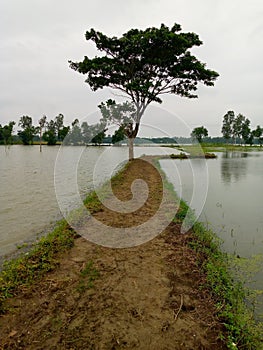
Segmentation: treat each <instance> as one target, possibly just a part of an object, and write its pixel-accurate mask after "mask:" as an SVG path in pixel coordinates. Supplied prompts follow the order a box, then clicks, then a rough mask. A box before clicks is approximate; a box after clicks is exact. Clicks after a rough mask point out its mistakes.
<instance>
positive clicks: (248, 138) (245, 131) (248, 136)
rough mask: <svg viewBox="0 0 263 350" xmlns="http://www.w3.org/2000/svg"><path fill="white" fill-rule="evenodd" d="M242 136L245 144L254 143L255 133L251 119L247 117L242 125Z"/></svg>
mask: <svg viewBox="0 0 263 350" xmlns="http://www.w3.org/2000/svg"><path fill="white" fill-rule="evenodd" d="M241 136H242V139H243V141H244V144H250V145H251V144H252V143H253V133H252V132H251V129H250V120H249V119H248V118H245V119H244V120H243V123H242V127H241Z"/></svg>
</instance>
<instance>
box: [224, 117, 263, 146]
mask: <svg viewBox="0 0 263 350" xmlns="http://www.w3.org/2000/svg"><path fill="white" fill-rule="evenodd" d="M250 123H251V122H250V120H249V119H248V118H246V117H245V116H244V115H243V114H238V115H235V113H234V112H233V111H228V112H227V113H226V114H225V115H224V117H223V125H222V130H221V131H222V134H223V136H224V138H225V139H226V140H227V141H228V142H230V141H231V142H232V143H234V144H236V143H243V144H249V145H253V144H260V145H262V141H263V137H262V136H263V128H262V127H260V125H257V127H256V128H255V129H253V130H252V129H251V128H250Z"/></svg>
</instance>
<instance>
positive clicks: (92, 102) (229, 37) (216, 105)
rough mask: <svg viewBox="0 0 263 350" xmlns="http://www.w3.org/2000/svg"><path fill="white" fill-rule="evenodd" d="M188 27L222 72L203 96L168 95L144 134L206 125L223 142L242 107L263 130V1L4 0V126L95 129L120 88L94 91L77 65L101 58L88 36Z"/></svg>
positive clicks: (0, 113) (0, 11) (0, 97)
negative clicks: (57, 122) (52, 122)
mask: <svg viewBox="0 0 263 350" xmlns="http://www.w3.org/2000/svg"><path fill="white" fill-rule="evenodd" d="M161 23H164V24H165V25H167V26H169V27H171V26H172V25H173V24H174V23H178V24H180V25H181V26H182V31H183V32H195V33H196V34H198V35H199V37H200V39H201V40H202V42H203V45H202V46H200V47H196V48H193V49H192V53H193V54H194V55H195V56H196V57H197V58H198V59H199V60H201V61H202V62H205V63H207V68H209V69H213V70H215V71H217V72H218V73H219V74H220V77H219V78H218V79H217V81H216V83H215V86H214V87H206V86H203V85H202V84H200V85H199V88H198V96H199V98H198V99H187V98H182V97H178V96H176V95H165V96H163V103H162V104H161V105H159V104H156V103H153V104H152V105H151V108H149V109H148V111H146V113H145V115H144V116H143V119H142V124H143V125H142V128H141V131H140V133H139V136H141V137H143V136H145V137H146V136H147V137H155V136H189V135H190V132H191V130H192V129H193V128H194V127H197V126H201V125H203V126H205V127H206V128H207V129H208V132H209V135H210V136H221V127H222V119H223V116H224V114H225V113H226V112H227V111H229V110H233V111H234V112H235V113H236V114H238V113H242V114H243V115H245V116H246V117H247V118H249V119H250V120H251V126H252V127H255V126H256V125H258V124H260V125H261V126H263V103H262V100H263V99H262V97H263V96H262V95H263V92H262V91H263V89H262V87H261V85H262V81H263V64H262V57H263V40H262V38H263V2H262V1H261V0H250V1H244V0H231V1H229V0H199V1H197V0H162V1H161V0H143V1H142V0H126V1H123V0H112V1H106V0H96V1H91V0H75V1H68V0H63V1H62V0H56V1H54V0H23V1H21V0H1V2H0V77H1V78H0V91H1V94H0V124H2V125H3V124H5V123H8V122H9V121H11V120H14V121H15V122H16V123H18V121H19V119H20V117H21V116H23V115H29V116H31V117H32V118H33V122H34V124H35V125H36V124H37V122H38V120H39V119H40V118H41V117H42V115H44V114H45V115H47V117H48V119H53V118H55V116H56V115H58V114H59V113H62V114H63V115H64V116H65V124H70V123H71V122H72V121H73V120H74V119H75V118H78V119H79V120H80V121H82V120H86V121H88V122H90V123H92V122H95V121H96V118H97V119H98V118H99V112H98V108H97V106H98V105H99V104H100V103H101V102H102V101H105V100H107V99H109V98H114V99H115V100H116V101H118V100H119V101H122V100H123V99H122V97H120V96H118V95H116V90H115V91H113V90H110V89H108V88H107V89H103V90H99V91H96V92H92V91H91V90H90V88H89V86H88V84H86V83H85V82H84V80H85V77H84V76H83V75H81V74H79V73H77V72H75V71H73V70H72V69H70V68H69V64H68V61H69V60H72V61H76V62H78V61H81V60H83V58H84V56H85V55H86V56H88V57H93V56H94V55H96V48H95V46H94V44H92V42H88V41H86V39H85V32H86V31H87V30H90V29H91V28H94V29H95V30H99V31H101V32H103V33H105V34H106V35H109V36H117V37H118V36H121V35H122V34H123V33H125V32H127V31H128V30H130V29H131V28H139V29H146V28H148V27H160V25H161Z"/></svg>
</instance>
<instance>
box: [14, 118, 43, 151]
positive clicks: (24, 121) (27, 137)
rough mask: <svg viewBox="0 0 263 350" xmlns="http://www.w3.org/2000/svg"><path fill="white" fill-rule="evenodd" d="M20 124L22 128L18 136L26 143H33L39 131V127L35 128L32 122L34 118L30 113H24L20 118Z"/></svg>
mask: <svg viewBox="0 0 263 350" xmlns="http://www.w3.org/2000/svg"><path fill="white" fill-rule="evenodd" d="M18 125H19V126H21V128H22V130H19V131H18V133H17V134H18V136H19V138H20V139H21V140H22V142H23V144H24V145H32V144H33V138H34V136H35V135H36V133H37V130H38V129H37V128H35V127H34V126H33V124H32V118H31V117H29V116H28V115H24V116H23V117H21V118H20V120H19V123H18Z"/></svg>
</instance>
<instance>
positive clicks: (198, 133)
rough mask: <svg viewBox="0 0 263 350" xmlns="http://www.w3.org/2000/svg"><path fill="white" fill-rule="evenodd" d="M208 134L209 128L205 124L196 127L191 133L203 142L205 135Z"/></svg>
mask: <svg viewBox="0 0 263 350" xmlns="http://www.w3.org/2000/svg"><path fill="white" fill-rule="evenodd" d="M206 136H208V130H207V129H206V128H205V127H204V126H199V127H197V128H194V130H193V131H192V133H191V137H193V138H195V139H196V140H197V141H198V142H200V143H201V142H202V139H203V137H206Z"/></svg>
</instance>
